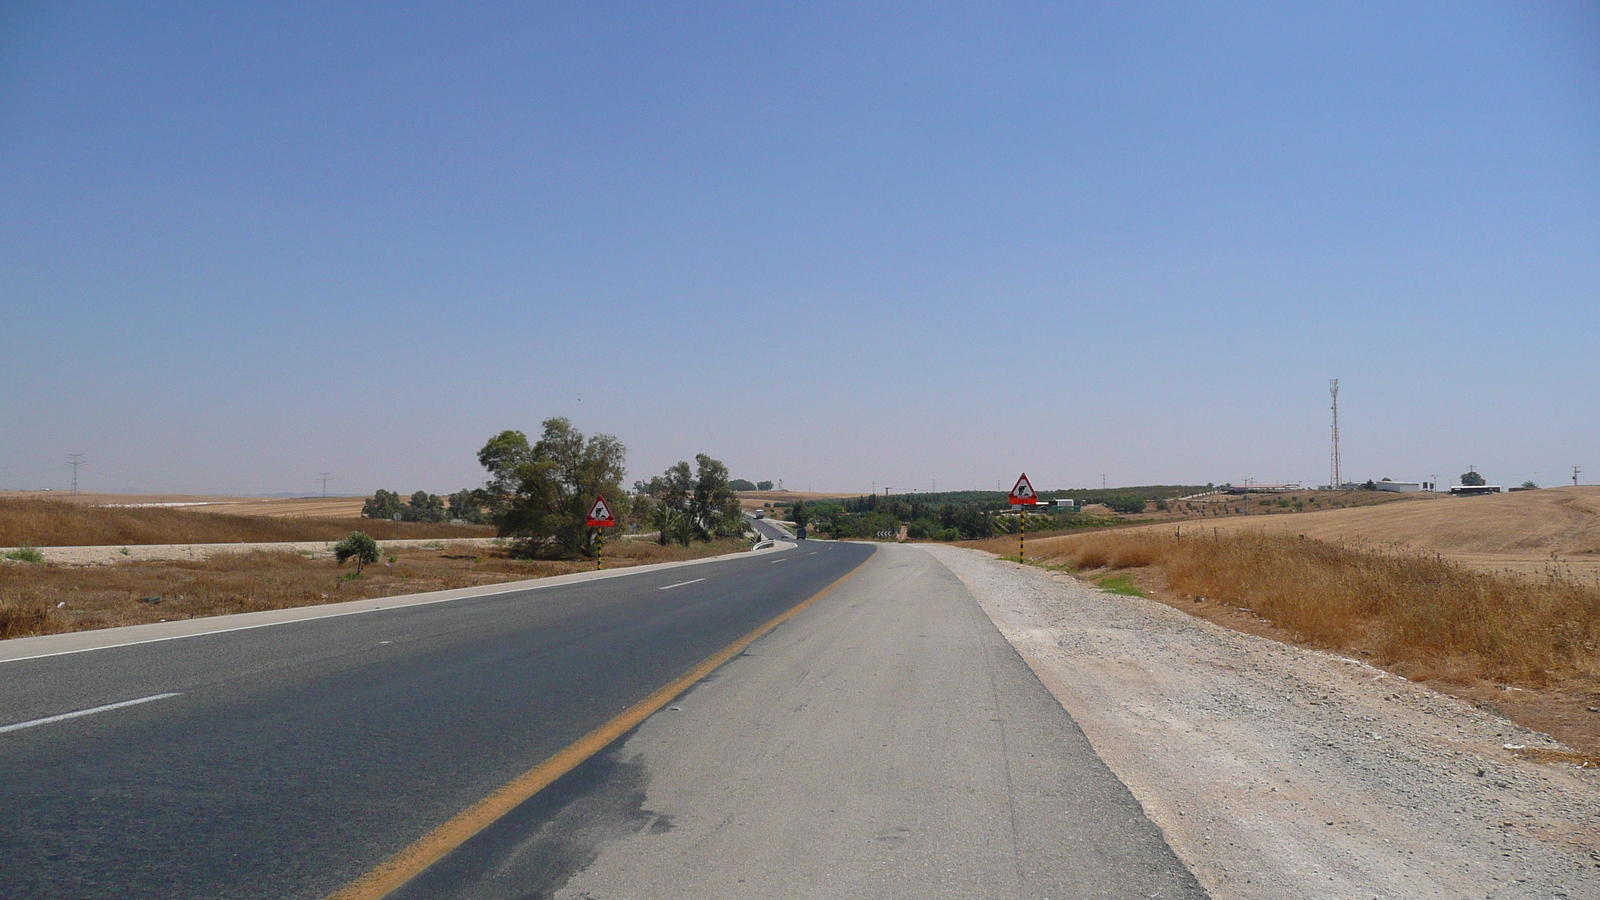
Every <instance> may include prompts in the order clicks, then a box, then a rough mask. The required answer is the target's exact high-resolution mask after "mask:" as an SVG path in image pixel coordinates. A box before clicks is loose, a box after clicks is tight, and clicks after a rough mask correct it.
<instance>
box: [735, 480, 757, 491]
mask: <svg viewBox="0 0 1600 900" xmlns="http://www.w3.org/2000/svg"><path fill="white" fill-rule="evenodd" d="M728 487H731V488H733V489H734V490H736V491H754V490H759V488H757V487H756V483H755V482H753V481H745V480H744V479H743V478H735V479H733V480H732V481H730V482H728Z"/></svg>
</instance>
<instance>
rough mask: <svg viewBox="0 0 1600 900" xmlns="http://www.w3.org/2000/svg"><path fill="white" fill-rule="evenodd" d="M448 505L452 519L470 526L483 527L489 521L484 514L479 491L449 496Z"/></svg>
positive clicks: (457, 492)
mask: <svg viewBox="0 0 1600 900" xmlns="http://www.w3.org/2000/svg"><path fill="white" fill-rule="evenodd" d="M448 503H449V513H450V518H452V519H460V520H461V521H463V522H466V523H467V524H469V525H482V524H484V523H485V522H486V521H488V519H487V517H486V516H485V515H484V512H483V498H482V497H481V496H480V495H479V494H478V492H477V491H468V490H461V491H456V492H455V493H454V494H451V495H450V496H449V498H448Z"/></svg>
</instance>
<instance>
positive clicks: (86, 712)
mask: <svg viewBox="0 0 1600 900" xmlns="http://www.w3.org/2000/svg"><path fill="white" fill-rule="evenodd" d="M181 696H183V695H182V694H152V695H150V696H148V697H140V698H139V699H137V700H124V701H122V702H121V703H108V704H106V705H105V706H96V707H95V708H94V709H80V710H78V711H77V712H69V713H62V714H61V715H59V716H46V717H45V718H43V719H30V720H29V721H27V722H18V723H16V724H15V725H0V734H5V733H6V732H8V731H21V730H22V729H24V728H32V727H34V726H35V725H49V724H51V723H53V722H63V721H66V720H67V719H76V718H77V717H79V716H92V715H94V714H95V713H103V712H110V711H111V710H113V709H121V708H123V707H124V706H138V705H139V704H141V703H149V702H150V701H152V700H165V699H167V698H168V697H181Z"/></svg>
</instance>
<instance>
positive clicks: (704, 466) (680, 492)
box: [643, 453, 748, 547]
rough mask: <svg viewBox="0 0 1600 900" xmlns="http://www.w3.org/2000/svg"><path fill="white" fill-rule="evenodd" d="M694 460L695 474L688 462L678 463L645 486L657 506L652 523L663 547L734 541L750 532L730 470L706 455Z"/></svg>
mask: <svg viewBox="0 0 1600 900" xmlns="http://www.w3.org/2000/svg"><path fill="white" fill-rule="evenodd" d="M694 460H695V468H694V469H693V470H691V469H690V468H689V463H688V462H687V461H680V462H676V463H673V464H672V465H671V466H668V467H667V470H666V471H665V472H663V473H661V474H660V475H657V476H656V477H654V478H652V479H650V483H649V484H647V485H644V486H643V487H644V488H645V492H646V493H648V494H649V495H650V498H651V500H652V501H653V502H654V503H655V508H654V513H653V518H652V522H653V524H654V525H655V526H656V528H658V529H659V530H660V532H661V535H660V537H659V538H658V540H659V541H660V542H661V543H663V544H667V543H671V542H674V541H676V542H677V543H679V544H682V545H683V546H685V547H687V546H688V545H689V543H690V541H694V540H700V541H709V540H712V539H713V538H719V537H731V536H734V535H738V534H743V533H744V532H745V531H746V530H747V529H748V526H747V525H746V524H745V521H744V515H743V513H742V512H741V511H740V509H739V498H738V497H736V496H734V493H733V484H732V482H731V481H730V480H729V479H728V467H727V466H725V465H723V463H722V461H721V460H716V459H712V458H711V457H709V456H707V455H706V454H704V453H700V454H696V455H695V458H694Z"/></svg>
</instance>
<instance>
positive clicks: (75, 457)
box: [67, 453, 88, 494]
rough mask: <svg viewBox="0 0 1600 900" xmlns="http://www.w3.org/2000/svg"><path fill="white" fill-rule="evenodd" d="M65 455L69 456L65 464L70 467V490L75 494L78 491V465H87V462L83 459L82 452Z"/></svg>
mask: <svg viewBox="0 0 1600 900" xmlns="http://www.w3.org/2000/svg"><path fill="white" fill-rule="evenodd" d="M67 456H69V457H71V459H69V460H68V461H67V465H69V466H71V467H72V492H73V493H74V494H76V493H77V492H78V467H79V466H85V465H88V463H87V462H85V461H84V459H83V454H82V453H68V454H67Z"/></svg>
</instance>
